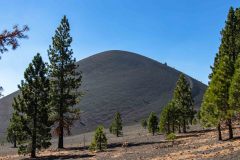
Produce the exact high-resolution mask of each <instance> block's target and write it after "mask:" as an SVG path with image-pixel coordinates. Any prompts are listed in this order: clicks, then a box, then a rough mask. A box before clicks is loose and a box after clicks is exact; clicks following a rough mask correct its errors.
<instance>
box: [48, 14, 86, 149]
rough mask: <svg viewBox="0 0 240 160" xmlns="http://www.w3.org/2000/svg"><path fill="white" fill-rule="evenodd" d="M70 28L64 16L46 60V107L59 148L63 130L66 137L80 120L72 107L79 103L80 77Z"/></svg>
mask: <svg viewBox="0 0 240 160" xmlns="http://www.w3.org/2000/svg"><path fill="white" fill-rule="evenodd" d="M69 32H70V26H69V23H68V20H67V18H66V16H64V17H63V19H62V21H61V24H60V25H59V27H58V28H57V30H56V32H55V35H54V37H53V38H52V40H53V42H52V46H50V47H49V50H48V56H49V60H50V65H49V71H50V77H51V81H50V85H51V87H50V88H51V90H50V99H51V101H50V106H51V108H52V111H53V112H52V113H53V114H52V116H51V118H52V120H53V121H54V128H55V130H54V131H55V134H57V135H58V137H59V140H58V148H63V147H64V146H63V136H64V130H65V131H66V133H67V134H68V135H69V134H70V133H71V127H72V125H73V123H74V121H75V120H78V119H79V118H80V117H79V116H80V110H79V109H77V108H74V105H76V104H77V103H79V100H80V99H79V98H80V96H81V93H80V92H79V91H78V88H79V87H80V86H81V80H82V75H81V72H77V67H78V65H76V59H75V58H73V51H72V49H70V46H71V42H72V37H71V36H70V33H69Z"/></svg>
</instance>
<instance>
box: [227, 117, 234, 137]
mask: <svg viewBox="0 0 240 160" xmlns="http://www.w3.org/2000/svg"><path fill="white" fill-rule="evenodd" d="M227 123H228V124H227V125H228V134H229V139H233V129H232V120H231V119H228V121H227Z"/></svg>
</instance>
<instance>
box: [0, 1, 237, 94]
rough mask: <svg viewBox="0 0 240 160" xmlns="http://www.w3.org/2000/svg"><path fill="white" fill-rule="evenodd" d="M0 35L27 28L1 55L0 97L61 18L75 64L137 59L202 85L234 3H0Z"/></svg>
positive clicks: (17, 80) (13, 87) (46, 42)
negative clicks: (109, 56) (123, 53)
mask: <svg viewBox="0 0 240 160" xmlns="http://www.w3.org/2000/svg"><path fill="white" fill-rule="evenodd" d="M0 6H1V10H0V31H1V30H4V29H11V28H12V26H13V25H15V24H18V25H19V26H22V25H25V24H27V25H28V26H29V27H30V31H29V32H28V33H27V34H28V36H29V39H27V40H22V41H21V42H20V44H21V46H20V47H19V48H18V49H17V50H15V51H11V50H10V51H9V52H7V53H5V54H4V55H2V59H1V60H0V66H1V67H0V75H1V78H0V84H1V85H2V86H3V87H4V92H3V94H4V95H8V94H10V93H12V92H13V91H16V90H17V84H19V83H20V81H21V79H23V72H24V70H25V69H26V67H27V66H28V64H29V63H30V62H31V60H32V58H33V56H34V55H35V54H36V53H37V52H39V53H41V55H42V56H43V58H44V60H45V61H48V57H47V49H48V47H49V45H50V44H51V37H52V36H53V35H54V32H55V29H56V28H57V26H58V25H59V23H60V20H61V18H62V17H63V15H67V18H68V19H69V22H70V25H71V35H72V37H73V43H72V49H73V51H74V56H75V57H76V58H77V60H80V59H83V58H86V57H88V56H90V55H93V54H95V53H98V52H102V51H106V50H112V49H117V50H127V51H132V52H136V53H139V54H142V55H144V56H147V57H150V58H152V59H155V60H157V61H159V62H163V63H165V62H167V63H168V65H170V66H172V67H174V68H176V69H178V70H180V71H182V72H185V73H186V74H188V75H190V76H192V77H194V78H196V79H198V80H200V81H202V82H204V83H205V84H207V82H208V74H209V73H210V65H211V64H212V63H213V59H214V56H215V53H216V52H217V51H218V46H219V44H220V38H221V37H220V31H221V29H222V28H223V27H224V21H225V20H226V16H227V13H228V10H229V7H230V6H234V7H239V1H238V0H181V1H180V0H167V1H166V0H65V1H64V0H41V1H36V0H16V1H15V0H0Z"/></svg>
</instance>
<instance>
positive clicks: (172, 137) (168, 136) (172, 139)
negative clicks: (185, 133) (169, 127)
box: [166, 133, 177, 146]
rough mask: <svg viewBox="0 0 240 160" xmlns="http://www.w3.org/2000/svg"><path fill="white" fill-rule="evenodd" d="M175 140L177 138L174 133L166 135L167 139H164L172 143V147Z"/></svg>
mask: <svg viewBox="0 0 240 160" xmlns="http://www.w3.org/2000/svg"><path fill="white" fill-rule="evenodd" d="M176 138H177V136H176V134H175V133H170V134H168V135H167V137H166V139H167V140H168V141H172V146H173V144H174V140H175V139H176Z"/></svg>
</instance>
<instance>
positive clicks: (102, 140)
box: [90, 126, 107, 151]
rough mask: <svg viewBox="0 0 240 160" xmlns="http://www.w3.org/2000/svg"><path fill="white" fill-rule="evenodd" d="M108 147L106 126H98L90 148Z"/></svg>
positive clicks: (100, 148) (101, 148) (100, 149)
mask: <svg viewBox="0 0 240 160" xmlns="http://www.w3.org/2000/svg"><path fill="white" fill-rule="evenodd" d="M106 148H107V138H106V135H105V133H104V128H103V126H98V127H97V129H96V131H95V134H94V138H93V141H92V143H91V145H90V149H91V150H99V151H102V150H103V149H106Z"/></svg>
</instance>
